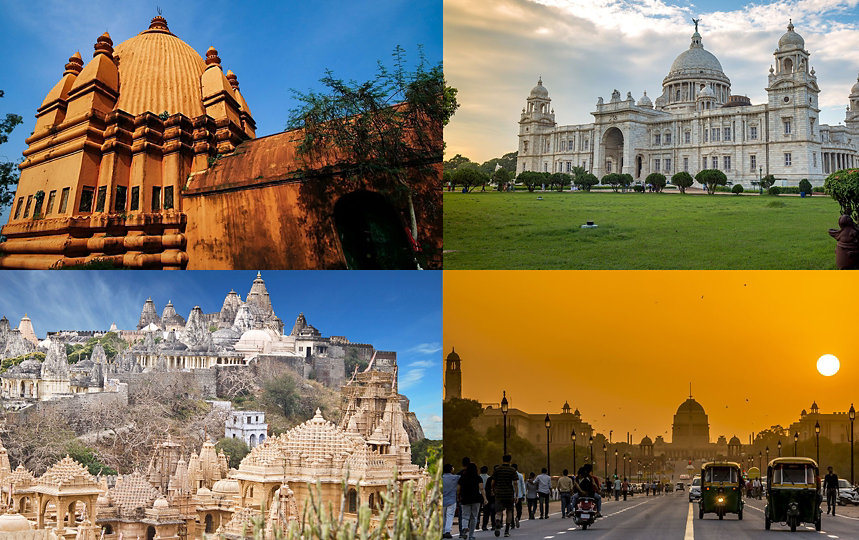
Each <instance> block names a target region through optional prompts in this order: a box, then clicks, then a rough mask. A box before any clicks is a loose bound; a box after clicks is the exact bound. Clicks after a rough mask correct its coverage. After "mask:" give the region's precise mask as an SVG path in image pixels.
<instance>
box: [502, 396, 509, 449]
mask: <svg viewBox="0 0 859 540" xmlns="http://www.w3.org/2000/svg"><path fill="white" fill-rule="evenodd" d="M507 406H508V403H507V390H504V391H503V393H502V395H501V414H502V415H504V455H505V456H506V455H507Z"/></svg>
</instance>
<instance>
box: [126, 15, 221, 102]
mask: <svg viewBox="0 0 859 540" xmlns="http://www.w3.org/2000/svg"><path fill="white" fill-rule="evenodd" d="M114 56H115V57H119V99H118V100H117V102H116V108H117V109H121V110H123V111H125V112H127V113H129V114H133V115H138V114H141V113H144V112H151V113H153V114H161V113H162V112H164V111H167V113H169V114H171V115H173V114H176V113H182V114H184V115H185V116H187V117H189V118H196V117H197V116H201V115H202V114H204V112H205V111H204V110H203V98H202V96H201V93H200V76H201V75H202V74H203V71H204V70H205V69H206V63H205V62H204V61H203V58H202V57H201V56H200V55H199V54H198V53H197V51H195V50H194V49H193V48H192V47H191V46H190V45H188V44H187V43H185V42H184V41H182V40H181V39H179V38H177V37H176V36H174V35H173V34H172V33H170V31H169V30H167V24H166V21H164V20H163V19H162V18H160V17H156V18H155V19H153V20H152V24H151V25H150V27H149V29H148V30H146V31H144V32H141V33H140V34H138V35H136V36H134V37H133V38H131V39H128V40H126V41H124V42H122V43H120V44H119V45H117V46H116V49H115V50H114Z"/></svg>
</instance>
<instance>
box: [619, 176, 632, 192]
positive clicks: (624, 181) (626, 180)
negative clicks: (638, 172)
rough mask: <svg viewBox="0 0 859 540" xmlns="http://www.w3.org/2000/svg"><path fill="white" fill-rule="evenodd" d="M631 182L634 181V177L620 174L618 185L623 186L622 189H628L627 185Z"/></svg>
mask: <svg viewBox="0 0 859 540" xmlns="http://www.w3.org/2000/svg"><path fill="white" fill-rule="evenodd" d="M633 182H635V179H634V178H633V177H632V175H631V174H622V175H620V186H621V187H622V188H623V190H624V191H626V190H627V189H629V186H631V185H632V183H633Z"/></svg>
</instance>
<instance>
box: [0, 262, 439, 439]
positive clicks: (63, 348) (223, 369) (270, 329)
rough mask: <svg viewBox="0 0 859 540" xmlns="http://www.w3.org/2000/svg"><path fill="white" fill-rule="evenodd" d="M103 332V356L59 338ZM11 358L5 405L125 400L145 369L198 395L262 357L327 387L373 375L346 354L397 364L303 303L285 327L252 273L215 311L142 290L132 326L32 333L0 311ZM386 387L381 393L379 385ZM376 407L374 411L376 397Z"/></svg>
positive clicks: (413, 427)
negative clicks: (314, 315) (337, 330)
mask: <svg viewBox="0 0 859 540" xmlns="http://www.w3.org/2000/svg"><path fill="white" fill-rule="evenodd" d="M109 332H112V333H113V334H115V335H116V336H118V338H119V339H121V342H122V344H123V346H124V347H125V348H124V349H121V350H118V351H117V352H116V353H115V355H114V356H112V357H109V356H108V355H107V353H106V352H105V348H104V347H103V346H102V345H101V344H100V343H96V344H95V345H93V346H92V352H91V354H90V355H89V356H88V357H83V358H80V359H78V360H77V361H76V362H71V361H70V360H69V356H68V354H67V345H72V346H74V345H83V344H86V343H87V342H88V341H89V340H91V339H92V338H94V337H103V336H105V335H107V334H108V333H109ZM9 359H12V360H11V364H12V365H11V366H10V367H9V368H8V369H6V370H5V372H2V373H0V406H2V407H3V408H5V409H7V410H21V409H25V408H27V407H29V406H31V405H33V404H35V403H38V402H43V401H56V400H60V399H67V398H76V399H79V400H81V399H90V400H92V399H120V400H124V401H125V402H127V395H128V385H133V384H134V383H135V381H136V379H137V377H138V376H139V375H141V374H147V373H155V374H157V373H167V372H181V373H184V374H187V376H189V377H191V378H192V380H194V381H196V382H197V383H198V384H199V386H200V387H201V388H202V390H203V393H204V395H205V396H207V397H215V396H216V395H217V394H218V384H219V381H221V380H222V378H223V377H224V376H226V374H228V373H230V372H232V371H234V370H247V369H253V368H254V367H255V366H257V365H258V364H259V363H260V362H263V361H265V362H273V363H276V364H278V365H284V366H286V367H288V368H289V369H290V370H291V371H292V372H293V373H295V374H296V375H297V376H299V377H301V378H304V379H313V380H316V381H318V382H320V383H321V384H323V385H325V386H327V387H329V388H333V389H338V388H340V387H341V386H343V385H344V384H346V383H347V381H350V378H351V384H353V385H362V384H365V379H367V377H371V375H366V374H360V373H346V365H347V360H350V361H351V362H353V363H354V364H355V365H356V366H357V365H367V366H368V367H369V368H370V372H369V373H382V374H389V375H391V376H394V375H395V374H396V371H397V353H396V352H394V351H381V350H377V349H376V348H375V347H373V346H372V345H370V344H366V343H353V342H352V341H350V340H349V339H347V338H346V337H345V336H324V335H323V334H322V332H320V331H319V330H318V329H317V328H316V327H314V326H313V325H311V324H310V323H309V322H308V321H307V318H306V317H305V315H304V314H303V313H299V314H298V316H297V317H296V319H295V323H294V324H293V325H292V327H291V328H290V329H289V333H285V326H284V324H283V322H282V320H281V319H280V318H279V317H278V316H277V315H276V314H275V310H274V307H273V306H272V303H271V298H270V297H269V293H268V290H267V289H266V286H265V281H264V280H263V278H262V275H261V274H260V273H257V276H256V278H255V279H254V281H253V283H252V284H251V287H250V291H249V292H248V294H247V296H246V297H245V299H244V300H242V297H241V295H239V294H238V293H237V292H235V291H234V290H231V291H230V292H229V293H228V294H227V295H226V297H225V298H224V302H223V305H222V307H221V310H220V311H216V312H213V313H204V312H203V310H202V309H201V308H200V307H199V306H195V307H194V308H193V309H192V310H191V312H190V313H189V315H188V317H187V319H186V318H185V317H182V316H181V315H179V314H177V313H176V310H175V307H174V306H173V304H172V302H170V301H168V302H167V304H166V306H165V307H164V309H163V310H162V311H161V315H160V316H159V315H158V311H157V310H156V307H155V303H154V301H153V300H152V299H151V298H149V299H147V300H146V301H145V302H144V304H143V308H142V310H141V313H140V317H139V319H138V323H137V326H136V327H135V328H133V329H130V330H122V329H118V328H116V327H115V325H114V327H113V328H111V329H110V330H108V331H74V330H63V331H55V332H48V333H47V336H46V337H45V339H43V340H41V341H40V340H39V339H38V338H37V337H36V334H35V331H34V329H33V324H32V321H31V320H30V319H29V318H28V317H27V316H26V315H25V316H24V318H23V319H22V320H21V323H20V324H19V326H18V328H15V329H12V328H11V325H10V324H9V321H8V320H7V319H6V318H5V317H4V318H2V319H0V360H9ZM350 365H351V364H350ZM350 392H351V390H350ZM84 396H89V397H86V398H85V397H84ZM384 397H385V399H387V395H385V396H384ZM399 399H400V406H401V407H402V409H403V411H404V414H405V415H406V417H407V427H408V432H409V434H410V436H411V437H412V438H413V440H419V439H423V430H422V429H421V427H420V423H419V422H418V420H417V417H416V416H415V413H414V412H411V411H409V400H408V398H406V397H405V396H402V395H400V396H399ZM376 407H377V410H378V415H379V417H381V416H382V415H383V412H384V410H385V406H384V399H382V401H381V402H379V403H378V404H377V405H376ZM365 435H366V436H369V435H370V433H366V434H365Z"/></svg>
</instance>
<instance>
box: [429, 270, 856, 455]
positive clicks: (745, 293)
mask: <svg viewBox="0 0 859 540" xmlns="http://www.w3.org/2000/svg"><path fill="white" fill-rule="evenodd" d="M857 299H859V280H857V279H856V275H855V274H851V273H848V272H791V271H769V272H765V271H761V272H752V271H742V272H736V271H734V272H719V271H712V272H710V271H700V272H674V271H624V272H613V271H603V272H599V271H587V272H586V271H578V272H550V271H539V272H538V271H531V272H524V271H516V272H495V271H492V272H474V271H445V273H444V354H445V355H447V354H448V353H449V352H450V350H451V347H456V351H457V353H459V355H460V356H461V358H462V372H463V377H462V393H463V397H466V398H471V399H476V400H478V401H480V402H485V403H488V402H491V403H498V402H499V401H500V400H501V391H502V389H504V390H507V396H508V399H509V400H510V406H511V408H513V407H515V408H519V409H522V410H525V411H528V412H535V413H544V412H547V411H548V412H553V413H554V412H560V409H561V406H562V405H563V403H564V401H565V400H569V402H570V405H571V406H572V407H573V408H578V409H579V410H580V411H581V413H582V418H583V420H585V421H586V422H590V423H591V424H592V425H593V426H594V427H595V428H596V429H597V430H598V431H600V432H605V433H608V430H609V429H612V430H614V439H615V440H618V439H619V440H623V437H624V436H625V432H627V431H630V432H632V433H633V439H634V441H635V442H638V441H639V440H640V439H641V438H642V437H643V436H644V435H650V436H651V437H655V436H658V435H663V436H664V437H665V439H666V440H668V441H670V439H671V422H672V417H673V415H674V413H675V411H676V410H677V407H678V406H679V405H680V403H681V402H682V401H683V400H685V399H686V397H687V396H688V394H689V383H690V382H691V383H692V393H693V397H694V398H695V399H696V400H698V401H699V402H700V403H701V405H703V406H704V409H705V410H706V412H707V414H708V415H709V420H710V438H711V440H713V441H715V440H716V437H718V435H726V436H727V437H728V438H730V437H731V436H732V435H737V436H739V437H740V439H741V440H742V441H743V442H746V441H748V437H749V434H750V433H752V432H753V431H755V432H756V431H759V430H760V429H763V428H767V427H769V426H771V425H774V424H781V425H782V426H784V427H787V426H788V425H789V424H790V423H791V422H793V421H795V420H797V419H798V418H799V413H800V411H801V410H802V409H803V408H806V409H807V408H809V406H810V405H811V402H812V401H814V400H817V403H818V405H819V406H820V409H821V412H824V413H829V412H833V411H834V410H837V411H846V410H847V409H848V408H849V407H850V403H851V402H852V401H854V400H856V390H857V388H859V369H857V366H856V361H857V348H859V330H857V324H856V306H857ZM827 353H829V354H834V355H835V356H837V357H838V358H839V360H840V361H841V369H840V371H839V372H838V373H837V374H836V375H834V376H832V377H824V376H822V375H820V374H819V373H818V372H817V368H816V363H817V359H818V358H819V357H820V356H821V355H823V354H827ZM856 401H857V403H859V400H856ZM621 434H624V435H621Z"/></svg>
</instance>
